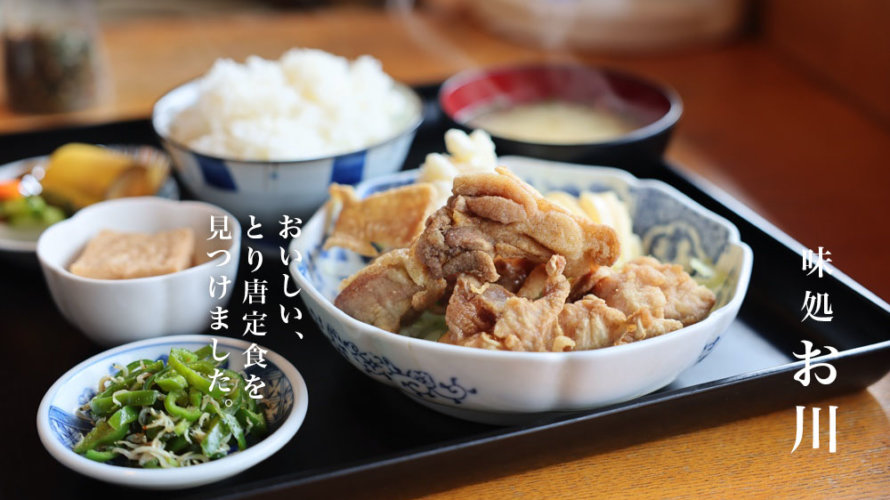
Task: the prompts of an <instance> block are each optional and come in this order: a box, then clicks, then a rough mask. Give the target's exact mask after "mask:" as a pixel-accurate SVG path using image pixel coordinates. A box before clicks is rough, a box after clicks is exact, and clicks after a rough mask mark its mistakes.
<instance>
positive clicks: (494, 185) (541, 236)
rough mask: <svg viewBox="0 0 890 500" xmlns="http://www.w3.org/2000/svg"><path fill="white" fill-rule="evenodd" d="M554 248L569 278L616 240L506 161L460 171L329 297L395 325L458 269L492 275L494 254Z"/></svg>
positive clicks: (357, 313)
mask: <svg viewBox="0 0 890 500" xmlns="http://www.w3.org/2000/svg"><path fill="white" fill-rule="evenodd" d="M554 255H561V256H562V257H563V258H564V260H565V264H564V268H565V269H564V271H562V272H563V273H564V274H565V277H566V278H567V279H573V278H574V277H577V276H581V275H584V274H585V273H587V272H588V271H589V270H590V269H591V267H592V266H595V265H610V264H612V263H613V262H614V261H615V259H616V258H617V255H618V240H617V237H616V235H615V232H614V231H613V230H612V229H611V228H609V227H608V226H604V225H601V224H596V223H593V222H591V221H589V220H586V219H584V218H582V217H578V216H575V215H572V214H570V213H569V212H568V211H566V210H565V209H563V208H561V207H559V206H557V205H555V204H553V203H550V202H548V201H547V200H545V199H544V198H543V197H541V195H540V193H538V192H537V191H536V190H535V189H534V188H532V187H531V186H529V185H528V184H526V183H524V182H523V181H522V180H521V179H519V178H518V177H516V176H515V175H513V174H512V173H510V172H509V171H508V170H506V169H503V168H499V169H498V170H497V172H496V173H480V174H469V175H464V176H460V177H457V178H456V179H455V181H454V188H453V194H452V196H451V198H449V200H448V203H447V205H446V206H445V207H443V208H441V209H439V210H438V211H436V212H435V213H433V215H431V216H430V218H429V219H428V220H427V222H426V228H425V229H424V230H423V232H422V233H421V234H420V235H419V236H418V237H417V239H415V240H414V241H413V242H412V244H411V246H410V247H408V248H407V249H404V250H400V251H394V252H390V253H389V254H386V255H384V256H382V257H381V258H378V259H376V260H375V261H373V262H372V263H371V264H370V265H368V266H367V267H365V268H364V269H362V270H361V271H359V272H358V273H356V275H354V276H352V277H351V278H350V279H349V280H347V282H346V283H345V284H344V287H343V289H342V291H341V292H340V294H339V295H338V296H337V298H336V299H335V302H334V303H335V305H336V306H337V307H339V308H340V309H342V310H343V311H344V312H346V313H347V314H349V315H350V316H352V317H354V318H356V319H358V320H360V321H364V322H366V323H369V324H372V325H374V326H377V327H380V328H383V329H385V330H389V331H392V332H397V331H398V329H399V327H400V326H401V325H402V320H403V319H406V318H410V317H411V316H413V315H416V314H417V313H419V312H420V311H422V310H424V309H425V308H427V307H429V306H430V305H431V304H433V303H435V302H436V301H438V300H439V299H440V298H442V296H443V295H444V294H445V293H446V291H447V290H448V289H449V287H450V286H451V285H453V284H454V282H455V281H456V279H457V277H458V276H460V275H468V276H472V277H474V278H475V279H476V280H479V282H480V283H493V282H495V281H498V279H499V278H500V277H501V276H500V274H499V273H498V270H497V266H496V264H495V261H496V260H497V259H525V260H527V261H529V262H531V263H532V264H539V263H544V262H547V261H548V260H550V258H551V257H552V256H554ZM369 296H370V297H369ZM563 300H565V299H563Z"/></svg>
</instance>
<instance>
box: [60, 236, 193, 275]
mask: <svg viewBox="0 0 890 500" xmlns="http://www.w3.org/2000/svg"><path fill="white" fill-rule="evenodd" d="M194 252H195V234H194V232H193V231H192V230H191V229H189V228H179V229H173V230H170V231H163V232H160V233H157V234H144V233H120V232H116V231H110V230H107V229H106V230H102V231H100V232H99V234H98V235H96V236H95V237H94V238H93V239H91V240H90V241H89V243H87V246H86V248H85V249H84V251H83V253H81V255H80V257H78V258H77V260H75V261H74V262H73V263H72V264H71V267H70V268H69V269H70V271H71V272H72V273H74V274H76V275H77V276H82V277H84V278H95V279H130V278H144V277H148V276H159V275H162V274H170V273H175V272H177V271H182V270H183V269H186V268H188V267H189V266H191V264H192V259H193V255H194Z"/></svg>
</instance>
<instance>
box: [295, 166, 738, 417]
mask: <svg viewBox="0 0 890 500" xmlns="http://www.w3.org/2000/svg"><path fill="white" fill-rule="evenodd" d="M500 160H501V163H502V164H504V165H506V166H508V167H509V168H510V169H511V170H512V171H513V172H515V173H516V174H518V175H519V176H520V177H522V178H523V179H525V180H526V181H528V182H529V183H530V184H532V185H533V186H535V187H536V188H538V189H539V190H541V191H542V192H547V191H551V190H557V189H558V190H564V191H568V192H570V193H573V194H578V192H579V191H585V190H586V191H594V192H596V191H603V190H612V191H614V192H615V193H616V194H617V195H618V196H619V197H620V198H621V199H622V200H624V201H625V202H626V203H628V205H629V208H630V211H631V214H632V216H633V223H634V231H635V232H636V233H637V234H639V235H640V236H641V238H642V242H643V251H644V253H648V254H651V255H654V256H655V257H658V258H659V259H661V260H662V261H667V262H676V263H682V264H688V262H689V260H690V259H691V258H693V257H695V258H698V259H701V260H703V261H708V262H712V263H713V265H714V267H715V269H716V272H717V273H719V274H721V275H725V279H724V280H723V282H722V284H721V285H720V286H719V288H718V289H717V290H716V291H715V292H716V295H717V304H716V305H715V307H714V310H713V311H712V312H711V314H710V316H708V317H707V318H706V319H705V320H703V321H701V322H699V323H697V324H694V325H691V326H688V327H685V328H683V329H681V330H678V331H675V332H671V333H669V334H667V335H662V336H659V337H655V338H651V339H647V340H643V341H640V342H634V343H631V344H626V345H621V346H615V347H608V348H604V349H597V350H590V351H577V352H567V353H525V352H503V351H489V350H483V349H475V348H468V347H460V346H453V345H447V344H440V343H437V342H430V341H427V340H422V339H415V338H411V337H406V336H402V335H396V334H393V333H390V332H387V331H384V330H381V329H379V328H376V327H373V326H370V325H367V324H365V323H362V322H360V321H358V320H356V319H354V318H352V317H350V316H348V315H347V314H345V313H344V312H343V311H341V310H339V309H337V308H336V307H335V306H334V305H333V300H334V298H335V297H336V295H337V292H338V285H339V284H340V282H341V280H342V279H344V278H345V277H347V276H349V275H351V274H352V273H354V272H355V271H357V270H358V269H360V268H361V267H363V266H364V265H365V264H366V262H365V260H363V259H362V258H360V257H358V256H357V255H355V254H353V253H352V252H349V251H346V250H343V249H339V248H335V249H331V250H328V251H325V250H322V244H323V242H324V239H325V234H324V231H325V228H324V224H325V216H326V214H325V213H324V210H321V211H319V213H317V214H315V216H314V217H313V218H312V219H311V220H310V221H309V222H308V223H307V224H305V225H304V227H303V232H302V235H301V236H300V238H298V239H295V240H294V241H293V242H292V243H291V248H292V249H293V250H298V251H299V252H300V253H301V255H302V260H301V261H300V262H296V261H292V262H291V269H290V270H291V274H292V275H293V276H294V279H295V280H296V281H298V282H299V284H300V287H302V289H303V292H304V293H303V295H302V296H303V300H304V301H305V303H306V305H307V307H308V309H309V312H310V313H311V315H312V317H313V319H314V320H315V321H316V323H318V325H319V326H320V327H321V330H322V332H324V335H325V336H326V337H327V338H328V340H330V342H331V343H332V344H333V345H334V347H335V348H336V349H337V350H338V351H339V352H340V354H342V355H343V357H345V358H346V359H347V360H348V361H349V362H350V363H352V364H353V365H354V366H355V367H356V368H358V369H359V370H361V371H362V372H364V373H366V374H367V375H369V376H371V377H372V378H374V379H376V380H378V381H380V382H383V383H386V384H389V385H391V386H393V387H396V388H398V389H400V390H402V391H403V392H404V393H405V394H407V395H408V396H410V397H412V398H414V399H415V400H417V401H418V402H420V403H422V404H425V405H427V406H429V407H431V408H433V409H436V410H438V411H441V412H443V413H447V414H451V415H454V416H457V417H460V418H466V419H471V420H477V421H484V422H491V423H510V422H516V421H522V420H523V419H525V418H526V417H527V416H528V415H529V414H537V413H542V412H554V411H572V410H582V409H590V408H595V407H598V406H605V405H608V404H612V403H618V402H621V401H626V400H629V399H632V398H636V397H639V396H642V395H644V394H647V393H650V392H653V391H655V390H657V389H659V388H661V387H664V386H666V385H668V384H669V383H671V382H672V381H673V380H674V379H675V378H676V377H677V375H679V374H680V373H681V372H682V371H683V370H685V369H687V368H689V367H690V366H692V365H694V364H695V363H697V362H698V361H701V360H702V359H704V357H705V356H707V355H708V353H710V351H711V349H713V347H714V345H715V344H716V343H717V342H718V340H719V339H720V335H721V334H722V333H723V332H724V331H725V330H726V328H727V327H728V326H729V324H730V323H731V322H732V321H733V319H734V318H735V316H736V314H737V313H738V310H739V307H740V306H741V303H742V300H743V298H744V296H745V292H746V290H747V287H748V280H749V277H750V274H751V265H752V253H751V249H750V248H749V247H748V245H746V244H744V243H743V242H741V241H740V240H739V233H738V230H737V229H736V228H735V226H733V225H732V224H731V223H730V222H728V221H727V220H725V219H723V218H721V217H719V216H717V215H715V214H714V213H712V212H709V211H708V210H706V209H704V208H703V207H702V206H700V205H698V204H697V203H695V202H694V201H692V200H691V199H689V198H688V197H686V196H685V195H684V194H682V193H680V192H679V191H677V190H676V189H674V188H672V187H670V186H668V185H667V184H664V183H662V182H659V181H654V180H641V179H637V178H636V177H633V176H632V175H630V174H628V173H626V172H624V171H620V170H616V169H611V168H598V167H586V166H579V165H569V164H562V163H553V162H546V161H542V160H533V159H529V158H520V157H503V158H501V159H500ZM415 176H416V172H403V173H401V174H397V175H394V176H390V177H387V178H385V179H376V180H373V181H369V182H365V183H363V184H361V185H360V186H359V187H358V194H359V195H360V196H365V195H368V194H370V193H373V192H376V191H381V190H385V189H388V188H391V187H393V186H398V185H402V184H406V183H410V182H412V181H413V179H414V177H415ZM687 269H688V267H687ZM517 416H519V417H518V418H517Z"/></svg>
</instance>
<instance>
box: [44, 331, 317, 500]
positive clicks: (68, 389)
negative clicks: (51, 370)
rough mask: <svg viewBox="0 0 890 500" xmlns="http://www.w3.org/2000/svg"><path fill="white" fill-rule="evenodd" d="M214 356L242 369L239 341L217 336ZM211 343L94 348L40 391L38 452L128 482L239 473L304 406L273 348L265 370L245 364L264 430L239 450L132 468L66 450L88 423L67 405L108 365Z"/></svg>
mask: <svg viewBox="0 0 890 500" xmlns="http://www.w3.org/2000/svg"><path fill="white" fill-rule="evenodd" d="M217 340H218V344H217V351H216V352H217V354H220V355H221V354H222V353H223V352H227V353H229V368H231V369H233V370H235V371H239V372H240V371H243V366H244V362H243V361H244V355H243V352H244V351H245V350H246V349H247V348H248V347H249V346H250V343H249V342H245V341H243V340H237V339H230V338H225V337H217ZM210 342H211V337H209V336H205V335H185V336H176V337H165V338H158V339H150V340H144V341H141V342H134V343H132V344H127V345H122V346H120V347H116V348H114V349H111V350H108V351H105V352H103V353H100V354H97V355H95V356H93V357H92V358H90V359H88V360H86V361H84V362H83V363H80V364H79V365H77V366H75V367H74V368H72V369H70V370H68V372H66V373H65V374H64V375H62V376H61V377H60V378H59V380H57V381H56V382H55V383H54V384H53V385H52V387H50V388H49V390H48V391H47V392H46V395H45V396H44V397H43V400H42V401H41V402H40V407H39V409H38V410H37V432H38V434H39V435H40V441H41V442H42V443H43V446H45V447H46V450H47V451H48V452H49V453H50V455H52V456H53V457H54V458H55V459H56V460H58V461H59V462H61V463H62V464H63V465H65V466H66V467H68V468H70V469H72V470H74V471H76V472H79V473H81V474H83V475H86V476H89V477H92V478H95V479H99V480H101V481H106V482H109V483H115V484H120V485H124V486H130V487H135V488H148V489H178V488H188V487H192V486H199V485H202V484H207V483H210V482H214V481H219V480H220V479H224V478H226V477H229V476H233V475H235V474H237V473H239V472H242V471H244V470H246V469H248V468H250V467H252V466H254V465H256V464H257V463H259V462H261V461H262V460H264V459H266V458H268V457H269V456H270V455H272V454H273V453H275V452H276V451H278V450H279V449H281V447H282V446H284V445H285V444H287V442H288V441H290V439H291V438H292V437H293V436H294V434H296V432H297V430H298V429H299V428H300V425H302V423H303V419H304V418H305V416H306V410H307V408H308V405H309V396H308V393H307V391H306V384H305V382H304V381H303V377H302V376H301V375H300V372H298V371H297V369H296V368H294V366H293V365H292V364H290V362H288V361H287V360H286V359H284V358H283V357H281V356H279V355H278V354H276V353H274V352H272V351H268V352H267V353H266V354H265V360H266V365H267V366H266V368H259V367H252V368H251V370H255V371H252V372H251V373H255V374H256V375H257V377H259V378H260V380H262V381H263V383H265V384H266V385H265V387H263V388H262V391H263V392H262V394H263V401H264V403H263V404H268V406H267V407H266V410H265V413H266V419H267V422H268V423H269V429H270V431H271V433H270V434H269V435H268V436H266V437H265V438H264V439H263V440H262V441H260V442H258V443H256V444H254V445H253V446H250V447H248V448H247V449H245V450H244V451H240V452H235V453H231V454H230V455H228V456H226V457H224V458H221V459H218V460H213V461H210V462H207V463H203V464H200V465H194V466H190V467H183V468H178V469H138V468H130V467H123V466H118V465H110V464H104V463H99V462H94V461H92V460H90V459H88V458H85V457H83V456H81V455H78V454H77V453H74V451H73V450H72V448H73V447H74V445H75V444H76V443H77V441H78V440H79V438H80V434H81V433H86V432H89V429H90V427H91V426H90V423H89V422H88V421H85V420H83V419H80V418H78V417H76V416H75V410H77V408H78V407H80V406H81V405H83V404H84V403H86V402H88V401H89V400H90V399H91V398H92V397H93V395H95V390H96V385H97V384H98V382H99V379H100V378H102V376H104V375H109V374H111V373H114V372H115V371H116V370H115V369H114V368H113V366H112V365H114V364H115V363H117V364H122V365H126V364H127V363H129V362H131V361H134V360H137V359H166V358H165V356H167V355H168V354H169V353H170V348H171V347H183V348H187V349H191V350H195V349H198V348H200V347H202V346H205V345H207V344H208V343H210Z"/></svg>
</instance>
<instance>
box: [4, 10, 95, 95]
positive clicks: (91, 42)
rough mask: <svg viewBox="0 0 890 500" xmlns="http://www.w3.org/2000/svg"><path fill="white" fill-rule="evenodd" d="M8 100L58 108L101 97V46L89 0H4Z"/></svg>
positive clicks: (93, 11)
mask: <svg viewBox="0 0 890 500" xmlns="http://www.w3.org/2000/svg"><path fill="white" fill-rule="evenodd" d="M2 1H3V3H2V14H3V49H4V56H5V57H4V66H5V81H6V102H7V103H8V106H9V107H10V109H12V110H13V111H18V112H25V113H58V112H66V111H75V110H78V109H82V108H86V107H89V106H91V105H93V104H95V103H96V102H97V101H98V98H99V79H100V61H99V59H100V47H99V37H98V23H97V20H96V15H95V9H94V6H93V4H92V2H91V0H2Z"/></svg>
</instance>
